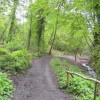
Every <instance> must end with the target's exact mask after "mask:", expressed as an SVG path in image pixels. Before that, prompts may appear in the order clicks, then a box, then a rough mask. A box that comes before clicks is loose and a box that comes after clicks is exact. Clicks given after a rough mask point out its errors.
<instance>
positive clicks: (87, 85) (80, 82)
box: [51, 58, 100, 100]
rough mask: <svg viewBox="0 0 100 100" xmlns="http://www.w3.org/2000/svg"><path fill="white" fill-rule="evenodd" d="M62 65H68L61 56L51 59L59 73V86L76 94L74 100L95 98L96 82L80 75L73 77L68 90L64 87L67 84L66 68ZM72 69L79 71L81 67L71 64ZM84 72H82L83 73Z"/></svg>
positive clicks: (91, 99)
mask: <svg viewBox="0 0 100 100" xmlns="http://www.w3.org/2000/svg"><path fill="white" fill-rule="evenodd" d="M62 65H68V63H66V62H65V61H62V60H60V59H59V58H55V59H52V60H51V66H52V68H53V69H54V71H55V72H56V74H57V80H58V84H59V87H60V88H62V89H63V90H64V91H67V92H68V93H72V94H73V95H74V98H73V100H93V95H94V83H93V82H90V81H87V80H85V79H82V78H80V77H77V76H74V78H71V83H70V87H69V88H68V89H67V90H66V88H64V87H65V86H66V81H67V78H66V72H65V70H66V68H65V67H64V66H62ZM70 67H71V68H70V70H71V71H74V72H77V71H80V69H77V68H76V69H75V67H76V66H74V67H72V65H71V66H70ZM81 74H82V73H81ZM97 100H100V97H99V96H98V97H97Z"/></svg>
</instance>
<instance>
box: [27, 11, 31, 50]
mask: <svg viewBox="0 0 100 100" xmlns="http://www.w3.org/2000/svg"><path fill="white" fill-rule="evenodd" d="M31 35H32V12H31V16H30V29H29V34H28V46H27V49H28V50H29V48H30V41H31Z"/></svg>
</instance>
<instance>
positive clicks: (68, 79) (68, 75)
mask: <svg viewBox="0 0 100 100" xmlns="http://www.w3.org/2000/svg"><path fill="white" fill-rule="evenodd" d="M67 70H68V71H69V67H68V69H67ZM69 86H70V73H69V72H67V87H69Z"/></svg>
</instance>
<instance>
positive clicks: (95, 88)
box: [94, 82, 97, 100]
mask: <svg viewBox="0 0 100 100" xmlns="http://www.w3.org/2000/svg"><path fill="white" fill-rule="evenodd" d="M96 95H97V82H95V87H94V100H96Z"/></svg>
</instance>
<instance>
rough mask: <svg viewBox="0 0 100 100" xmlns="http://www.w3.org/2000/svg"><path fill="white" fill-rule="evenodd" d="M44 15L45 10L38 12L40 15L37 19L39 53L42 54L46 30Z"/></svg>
mask: <svg viewBox="0 0 100 100" xmlns="http://www.w3.org/2000/svg"><path fill="white" fill-rule="evenodd" d="M43 13H44V9H40V10H38V14H39V17H38V19H37V28H38V30H37V36H38V52H40V43H41V40H42V35H43V32H44V28H45V16H43V17H42V15H43ZM43 43H44V42H43Z"/></svg>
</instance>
